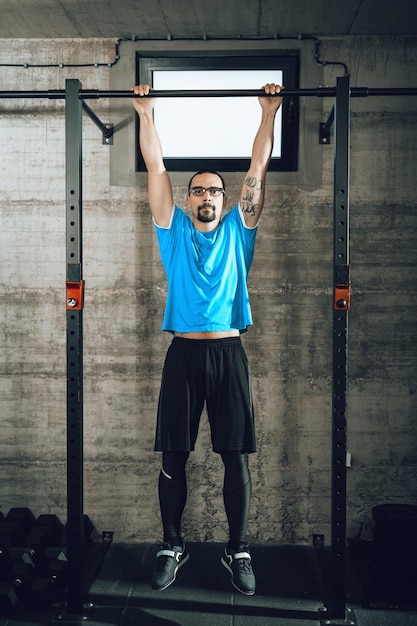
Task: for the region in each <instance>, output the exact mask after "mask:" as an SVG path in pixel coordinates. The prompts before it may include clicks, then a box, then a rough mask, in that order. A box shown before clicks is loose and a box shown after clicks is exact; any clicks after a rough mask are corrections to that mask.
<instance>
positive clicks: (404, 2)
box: [0, 0, 417, 39]
mask: <svg viewBox="0 0 417 626" xmlns="http://www.w3.org/2000/svg"><path fill="white" fill-rule="evenodd" d="M0 8H1V18H0V38H13V39H15V38H24V39H27V38H43V39H45V38H79V37H81V38H90V37H98V38H108V37H109V38H115V39H119V38H132V36H133V35H134V36H136V37H137V38H138V39H159V38H172V39H200V38H213V39H222V38H236V37H242V38H254V39H257V38H270V37H276V36H279V37H284V36H297V35H299V34H304V35H306V34H308V35H316V36H317V37H320V36H347V35H382V36H383V35H394V36H400V35H415V34H417V0H205V1H204V0H0Z"/></svg>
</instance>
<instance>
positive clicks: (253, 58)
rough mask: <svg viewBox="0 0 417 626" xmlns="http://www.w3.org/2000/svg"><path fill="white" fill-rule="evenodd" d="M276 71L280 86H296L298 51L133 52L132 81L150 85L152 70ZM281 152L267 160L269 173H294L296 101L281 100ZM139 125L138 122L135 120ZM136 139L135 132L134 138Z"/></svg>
mask: <svg viewBox="0 0 417 626" xmlns="http://www.w3.org/2000/svg"><path fill="white" fill-rule="evenodd" d="M245 68H247V69H268V68H271V69H279V70H282V71H283V73H284V85H285V86H286V87H287V88H288V89H297V88H298V87H299V52H298V50H289V51H288V50H286V51H282V50H277V51H273V50H272V51H271V50H258V51H253V52H252V51H251V52H247V51H237V52H233V53H231V52H230V51H227V52H224V53H222V52H221V51H217V52H215V53H213V54H211V53H207V52H205V53H204V54H197V53H190V52H183V53H181V52H177V51H176V52H171V53H169V52H167V53H165V52H155V51H153V52H147V51H140V52H139V51H137V52H136V72H137V76H136V81H137V84H139V83H147V84H150V85H152V82H153V79H152V77H153V72H154V71H155V70H166V71H169V70H178V69H184V70H185V69H190V70H191V69H193V70H195V69H199V70H201V71H204V70H205V69H206V70H212V69H214V70H216V69H218V70H221V69H226V70H229V69H232V70H233V69H236V70H242V69H245ZM282 116H283V117H282V151H281V156H280V157H274V158H272V159H271V163H270V166H269V171H272V172H294V171H297V163H298V117H299V99H298V98H293V97H288V98H284V101H283V105H282ZM137 123H139V121H137ZM136 136H137V137H138V133H137V135H136ZM136 152H137V159H136V171H139V172H143V171H145V164H144V162H143V158H142V156H141V153H140V149H139V145H137V151H136ZM164 160H165V165H166V167H167V170H168V171H171V172H175V171H177V172H190V171H192V172H193V171H198V170H200V169H210V170H216V171H219V172H221V171H223V172H245V171H247V169H248V167H249V158H248V159H242V158H234V157H230V158H224V157H223V158H202V157H193V156H190V157H189V158H188V157H187V158H172V157H169V158H165V159H164Z"/></svg>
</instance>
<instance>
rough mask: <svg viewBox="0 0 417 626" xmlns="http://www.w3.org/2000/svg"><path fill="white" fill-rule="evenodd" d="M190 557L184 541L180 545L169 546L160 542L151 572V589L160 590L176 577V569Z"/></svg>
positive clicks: (170, 583)
mask: <svg viewBox="0 0 417 626" xmlns="http://www.w3.org/2000/svg"><path fill="white" fill-rule="evenodd" d="M189 558H190V555H189V554H188V552H187V548H186V547H185V543H183V545H182V546H171V545H170V544H169V543H162V544H161V545H160V548H159V550H158V552H157V553H156V566H155V569H154V571H153V573H152V582H151V585H152V589H155V591H162V590H163V589H166V588H167V587H169V586H170V585H172V583H173V582H174V580H175V579H176V577H177V572H178V569H179V568H180V567H181V566H182V565H184V563H186V562H187V561H188V559H189Z"/></svg>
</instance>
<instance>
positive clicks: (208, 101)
mask: <svg viewBox="0 0 417 626" xmlns="http://www.w3.org/2000/svg"><path fill="white" fill-rule="evenodd" d="M282 76H283V74H282V71H281V70H271V69H269V70H221V71H218V70H199V71H194V70H181V71H179V70H173V71H167V70H155V71H154V72H153V87H154V89H159V90H176V91H186V90H190V89H202V90H211V89H260V88H261V87H262V86H263V85H264V84H265V83H268V82H275V83H278V84H282V80H283V78H282ZM260 119H261V107H260V105H259V102H258V99H257V98H254V97H244V98H239V97H232V98H207V97H205V98H188V97H187V98H160V99H159V100H158V102H157V105H156V107H155V123H156V126H157V128H158V132H159V135H160V137H161V142H162V148H163V153H164V157H166V158H175V157H176V158H190V157H196V158H216V157H217V158H248V157H250V155H251V152H252V143H253V140H254V138H255V134H256V131H257V129H258V127H259V122H260ZM272 156H273V157H280V156H281V115H280V113H279V114H278V115H277V119H276V124H275V143H274V151H273V154H272Z"/></svg>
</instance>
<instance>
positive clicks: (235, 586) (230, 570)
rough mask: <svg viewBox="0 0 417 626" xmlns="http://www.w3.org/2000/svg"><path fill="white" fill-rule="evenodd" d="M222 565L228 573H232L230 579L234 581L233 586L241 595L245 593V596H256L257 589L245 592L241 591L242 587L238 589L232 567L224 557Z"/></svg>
mask: <svg viewBox="0 0 417 626" xmlns="http://www.w3.org/2000/svg"><path fill="white" fill-rule="evenodd" d="M220 561H221V564H222V565H223V566H224V567H225V568H226V569H227V571H228V572H229V573H230V579H231V581H232V585H233V587H234V588H235V589H237V590H238V591H240V593H243V594H244V595H245V596H253V595H255V589H254V590H253V591H244V590H243V589H240V587H238V586H237V585H236V583H235V581H234V580H233V570H232V568H231V567H230V565H229V564H228V562H227V561H226V560H225V559H224V557H223V556H222V557H221V559H220Z"/></svg>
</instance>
